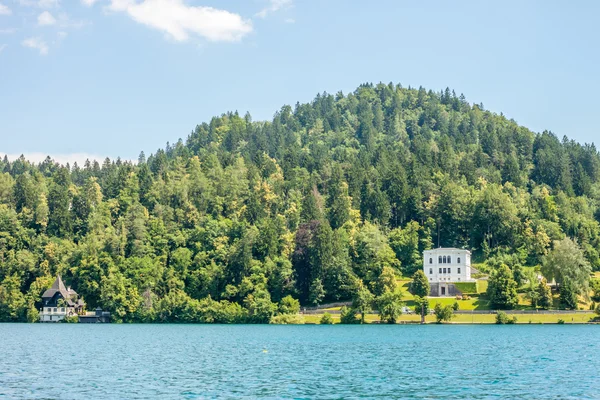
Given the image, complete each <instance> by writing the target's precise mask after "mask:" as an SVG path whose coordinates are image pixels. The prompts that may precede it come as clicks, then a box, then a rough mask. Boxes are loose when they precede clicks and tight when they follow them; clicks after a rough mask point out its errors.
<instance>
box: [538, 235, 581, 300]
mask: <svg viewBox="0 0 600 400" xmlns="http://www.w3.org/2000/svg"><path fill="white" fill-rule="evenodd" d="M591 272H592V268H591V266H590V263H589V262H588V260H587V259H586V258H585V254H584V252H583V251H582V250H581V248H580V247H579V245H578V244H577V241H573V240H571V239H569V238H564V239H563V240H557V241H555V242H554V248H553V249H552V251H550V253H548V255H546V256H545V257H544V258H543V263H542V273H543V274H544V276H545V277H546V278H547V279H548V280H552V279H554V280H555V281H556V283H557V284H558V285H560V286H562V285H563V284H564V282H566V281H569V285H570V286H571V287H572V290H573V291H574V292H575V293H576V294H585V295H586V296H587V291H588V283H589V279H590V273H591ZM565 304H566V303H565Z"/></svg>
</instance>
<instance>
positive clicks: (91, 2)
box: [81, 0, 98, 7]
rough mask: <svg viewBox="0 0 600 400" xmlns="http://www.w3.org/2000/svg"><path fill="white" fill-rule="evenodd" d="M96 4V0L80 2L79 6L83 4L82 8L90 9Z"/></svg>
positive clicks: (82, 0)
mask: <svg viewBox="0 0 600 400" xmlns="http://www.w3.org/2000/svg"><path fill="white" fill-rule="evenodd" d="M97 2H98V0H81V4H83V5H84V6H87V7H91V6H93V5H94V4H96V3H97Z"/></svg>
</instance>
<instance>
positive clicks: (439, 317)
mask: <svg viewBox="0 0 600 400" xmlns="http://www.w3.org/2000/svg"><path fill="white" fill-rule="evenodd" d="M456 304H457V303H456ZM434 312H435V320H436V321H437V323H438V324H441V323H442V322H447V321H450V320H451V319H452V317H453V316H454V309H453V308H452V306H450V305H447V306H443V305H442V304H441V303H436V304H435V307H434Z"/></svg>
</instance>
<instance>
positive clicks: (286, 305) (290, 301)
mask: <svg viewBox="0 0 600 400" xmlns="http://www.w3.org/2000/svg"><path fill="white" fill-rule="evenodd" d="M279 312H280V313H281V314H298V313H299V312H300V302H299V301H298V300H296V299H294V298H293V297H292V296H290V295H287V296H285V297H284V298H283V299H281V301H280V302H279Z"/></svg>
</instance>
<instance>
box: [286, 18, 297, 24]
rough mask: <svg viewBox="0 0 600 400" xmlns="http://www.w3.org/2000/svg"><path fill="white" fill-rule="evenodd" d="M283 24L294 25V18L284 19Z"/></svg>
mask: <svg viewBox="0 0 600 400" xmlns="http://www.w3.org/2000/svg"><path fill="white" fill-rule="evenodd" d="M285 23H286V24H294V23H296V20H295V19H294V18H286V19H285Z"/></svg>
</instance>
